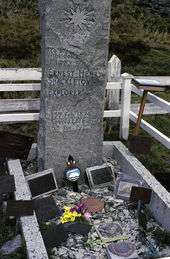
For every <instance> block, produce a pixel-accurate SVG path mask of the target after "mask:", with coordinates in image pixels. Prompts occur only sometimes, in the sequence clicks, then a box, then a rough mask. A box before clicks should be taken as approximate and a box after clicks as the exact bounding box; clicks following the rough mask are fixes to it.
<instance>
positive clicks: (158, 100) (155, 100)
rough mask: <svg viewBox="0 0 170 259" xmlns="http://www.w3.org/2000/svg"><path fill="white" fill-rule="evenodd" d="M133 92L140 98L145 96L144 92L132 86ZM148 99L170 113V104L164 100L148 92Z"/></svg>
mask: <svg viewBox="0 0 170 259" xmlns="http://www.w3.org/2000/svg"><path fill="white" fill-rule="evenodd" d="M132 91H133V92H134V93H136V94H137V95H139V96H142V95H143V90H140V89H138V88H136V87H135V86H134V85H132ZM147 99H148V100H149V101H151V102H153V103H154V104H156V105H159V106H160V107H161V108H163V109H164V110H167V112H168V113H170V102H167V101H165V100H164V99H162V98H160V97H158V96H156V95H155V94H152V93H150V92H148V97H147Z"/></svg>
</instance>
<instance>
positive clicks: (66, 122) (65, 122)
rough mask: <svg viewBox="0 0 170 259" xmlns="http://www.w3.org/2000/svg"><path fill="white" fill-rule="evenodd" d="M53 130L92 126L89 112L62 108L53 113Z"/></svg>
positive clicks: (79, 128)
mask: <svg viewBox="0 0 170 259" xmlns="http://www.w3.org/2000/svg"><path fill="white" fill-rule="evenodd" d="M51 121H52V128H51V130H52V131H56V129H57V131H59V132H63V131H69V130H81V129H90V128H91V117H90V113H89V112H81V111H75V112H73V111H68V110H65V109H64V110H60V111H53V112H52V113H51Z"/></svg>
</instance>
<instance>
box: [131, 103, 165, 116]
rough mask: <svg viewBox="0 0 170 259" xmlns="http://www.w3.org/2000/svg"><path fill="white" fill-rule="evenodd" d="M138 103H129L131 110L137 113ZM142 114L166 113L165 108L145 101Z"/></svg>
mask: <svg viewBox="0 0 170 259" xmlns="http://www.w3.org/2000/svg"><path fill="white" fill-rule="evenodd" d="M139 107H140V104H139V103H135V104H131V111H132V112H134V113H136V114H138V112H139ZM143 114H144V115H158V114H168V112H167V110H164V109H162V108H161V107H160V106H158V105H155V104H154V103H146V104H145V109H144V113H143Z"/></svg>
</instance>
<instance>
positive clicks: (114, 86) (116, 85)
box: [106, 81, 122, 90]
mask: <svg viewBox="0 0 170 259" xmlns="http://www.w3.org/2000/svg"><path fill="white" fill-rule="evenodd" d="M121 88H122V82H121V81H120V82H108V83H107V86H106V90H120V89H121Z"/></svg>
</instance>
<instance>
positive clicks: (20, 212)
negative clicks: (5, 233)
mask: <svg viewBox="0 0 170 259" xmlns="http://www.w3.org/2000/svg"><path fill="white" fill-rule="evenodd" d="M6 214H7V216H8V217H10V216H13V217H22V216H31V215H33V214H34V205H33V201H7V208H6Z"/></svg>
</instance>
